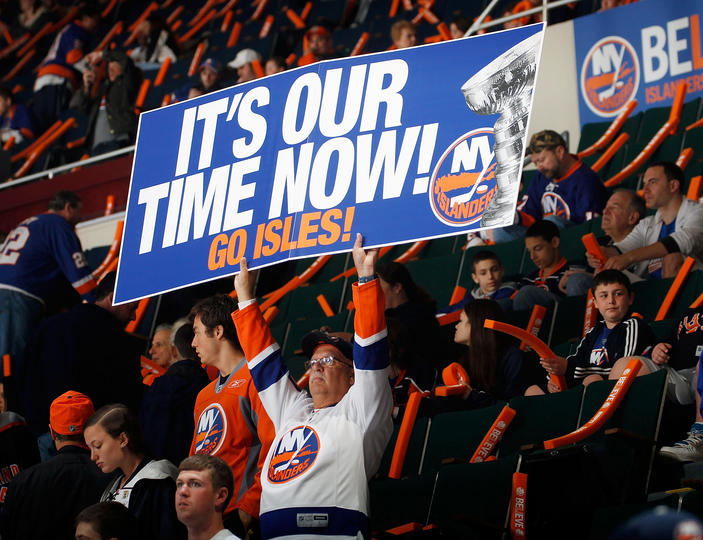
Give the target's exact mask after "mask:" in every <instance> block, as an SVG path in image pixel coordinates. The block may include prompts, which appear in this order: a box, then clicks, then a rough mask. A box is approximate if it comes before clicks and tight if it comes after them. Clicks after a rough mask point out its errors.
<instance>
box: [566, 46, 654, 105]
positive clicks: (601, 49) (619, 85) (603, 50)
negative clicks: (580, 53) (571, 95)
mask: <svg viewBox="0 0 703 540" xmlns="http://www.w3.org/2000/svg"><path fill="white" fill-rule="evenodd" d="M580 82H581V94H582V95H583V99H584V101H585V102H586V105H588V108H589V109H591V110H592V111H593V112H594V113H595V114H597V115H599V116H605V117H610V116H615V115H617V114H618V113H619V112H620V111H621V110H622V108H623V107H624V106H625V105H626V104H627V102H628V101H630V99H632V98H633V97H634V96H635V94H636V93H637V89H638V88H639V84H640V64H639V60H638V59H637V53H636V52H635V48H634V47H633V46H632V45H630V42H629V41H627V40H626V39H623V38H621V37H620V36H608V37H605V38H603V39H601V40H599V41H598V42H597V43H596V44H595V45H593V47H591V50H590V51H588V54H587V55H586V58H585V59H584V61H583V66H581V79H580Z"/></svg>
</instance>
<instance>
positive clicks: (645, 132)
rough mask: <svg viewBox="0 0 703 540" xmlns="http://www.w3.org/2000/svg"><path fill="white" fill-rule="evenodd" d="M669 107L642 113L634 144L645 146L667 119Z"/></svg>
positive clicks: (656, 108)
mask: <svg viewBox="0 0 703 540" xmlns="http://www.w3.org/2000/svg"><path fill="white" fill-rule="evenodd" d="M670 111H671V107H653V108H651V109H647V110H646V111H644V114H643V115H642V124H641V126H640V130H639V134H638V136H637V139H635V140H636V142H638V143H641V144H647V143H648V142H649V141H650V140H651V139H652V137H654V135H656V133H657V131H659V129H660V128H661V127H662V126H663V125H664V122H666V121H667V120H668V119H669V113H670Z"/></svg>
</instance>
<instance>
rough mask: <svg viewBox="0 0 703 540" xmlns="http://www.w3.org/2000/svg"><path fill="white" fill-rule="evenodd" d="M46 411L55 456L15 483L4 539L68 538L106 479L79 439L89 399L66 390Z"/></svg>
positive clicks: (2, 526) (2, 524)
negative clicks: (75, 523) (76, 520)
mask: <svg viewBox="0 0 703 540" xmlns="http://www.w3.org/2000/svg"><path fill="white" fill-rule="evenodd" d="M49 411H50V412H49V418H50V420H49V429H50V431H51V436H52V438H53V440H54V444H55V445H56V450H57V452H58V453H57V455H56V456H55V457H53V458H51V459H50V460H48V461H46V462H44V463H39V464H37V465H35V466H33V467H30V468H29V469H27V470H25V471H22V472H21V473H20V474H19V475H17V476H16V477H15V478H14V479H13V481H12V483H11V484H10V486H9V487H8V489H7V496H6V498H5V506H4V508H3V516H2V520H0V534H2V537H3V538H23V539H25V540H42V539H44V538H72V537H73V530H74V520H75V519H76V516H77V515H78V513H79V512H80V511H81V510H83V509H84V508H85V507H86V506H88V505H89V504H92V503H93V502H95V501H97V500H98V499H99V498H100V494H101V493H102V492H103V490H104V489H105V486H107V484H108V482H109V480H110V478H109V477H108V476H107V475H105V474H103V473H101V472H100V470H99V469H98V468H97V467H96V466H95V464H94V463H92V462H91V461H90V451H89V450H88V448H87V447H86V446H85V440H84V438H83V426H84V425H85V422H86V421H87V420H88V418H90V416H91V415H92V414H93V413H94V412H95V411H94V410H93V402H92V401H90V398H88V396H86V395H85V394H81V393H79V392H74V391H72V390H69V391H68V392H66V393H64V394H62V395H60V396H59V397H57V398H56V399H55V400H54V401H53V402H52V403H51V408H50V409H49ZM35 446H36V445H35ZM35 452H36V450H35ZM57 494H60V496H57Z"/></svg>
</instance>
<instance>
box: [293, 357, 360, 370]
mask: <svg viewBox="0 0 703 540" xmlns="http://www.w3.org/2000/svg"><path fill="white" fill-rule="evenodd" d="M335 361H336V362H339V363H340V364H342V365H345V366H347V367H349V368H350V367H353V366H352V365H351V364H347V363H346V362H343V361H341V360H340V359H339V358H335V357H334V356H323V357H322V358H312V359H310V360H306V361H305V364H304V365H305V369H310V368H312V367H314V366H316V365H317V364H319V365H320V367H323V368H327V367H330V366H331V365H332V364H334V362H335Z"/></svg>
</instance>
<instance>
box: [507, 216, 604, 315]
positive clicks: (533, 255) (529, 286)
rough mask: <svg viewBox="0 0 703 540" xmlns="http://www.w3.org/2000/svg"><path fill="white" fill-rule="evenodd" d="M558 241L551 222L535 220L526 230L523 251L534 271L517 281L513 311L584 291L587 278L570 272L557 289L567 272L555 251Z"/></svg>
mask: <svg viewBox="0 0 703 540" xmlns="http://www.w3.org/2000/svg"><path fill="white" fill-rule="evenodd" d="M560 241H561V238H560V237H559V228H558V227H557V226H556V225H555V224H554V223H552V222H551V221H547V220H541V221H536V222H535V223H533V224H532V225H531V226H530V228H529V229H527V232H526V233H525V248H526V249H527V252H528V253H529V255H530V259H532V262H533V263H535V265H536V266H537V270H535V271H534V272H533V273H532V274H530V275H529V276H525V277H523V278H521V279H520V281H519V282H518V287H519V289H518V291H517V292H516V293H515V294H514V295H513V309H515V310H521V309H532V306H534V305H535V304H539V305H542V306H549V305H551V304H553V303H554V302H555V301H556V300H558V299H559V298H562V297H564V296H580V295H582V294H586V293H587V292H588V288H589V287H590V285H591V276H590V275H589V274H585V273H582V272H575V273H572V275H570V277H568V279H567V280H566V281H564V282H563V284H562V287H560V283H562V278H563V277H564V275H565V274H566V272H568V271H569V270H571V268H570V266H569V264H568V263H567V262H566V259H565V258H564V257H563V256H562V254H561V251H560V250H559V243H560Z"/></svg>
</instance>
